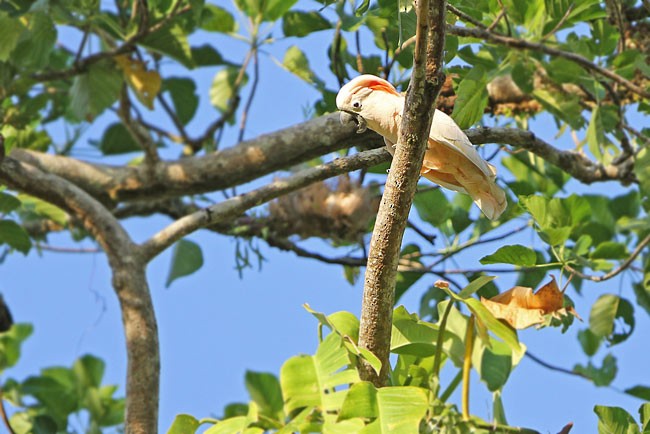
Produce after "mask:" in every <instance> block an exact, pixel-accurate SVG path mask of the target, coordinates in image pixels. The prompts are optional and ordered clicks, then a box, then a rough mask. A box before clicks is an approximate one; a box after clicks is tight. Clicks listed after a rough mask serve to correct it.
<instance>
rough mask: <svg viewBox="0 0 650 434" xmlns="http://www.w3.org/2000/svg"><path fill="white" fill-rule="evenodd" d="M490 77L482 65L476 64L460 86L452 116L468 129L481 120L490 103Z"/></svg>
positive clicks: (462, 126)
mask: <svg viewBox="0 0 650 434" xmlns="http://www.w3.org/2000/svg"><path fill="white" fill-rule="evenodd" d="M487 83H488V78H487V74H486V72H485V70H484V69H483V68H482V67H478V66H475V67H474V68H472V69H471V70H470V72H469V73H468V74H467V75H466V76H465V78H463V80H462V81H461V82H460V85H459V86H458V89H457V91H456V95H458V98H457V99H456V103H455V104H454V111H453V113H452V114H451V117H452V118H453V119H454V120H455V121H456V123H457V124H458V125H459V126H460V127H461V128H462V129H466V128H469V127H471V126H472V125H474V124H475V123H476V122H478V121H479V120H481V118H482V117H483V112H484V111H485V107H486V106H487V103H488V96H489V95H488V91H487Z"/></svg>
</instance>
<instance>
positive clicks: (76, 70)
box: [31, 2, 192, 81]
mask: <svg viewBox="0 0 650 434" xmlns="http://www.w3.org/2000/svg"><path fill="white" fill-rule="evenodd" d="M178 3H180V2H178ZM191 8H192V6H191V5H190V4H187V5H185V6H183V7H182V8H178V9H177V10H176V11H175V13H170V14H168V15H167V16H165V18H163V19H162V20H161V21H159V22H158V23H156V24H155V25H153V26H151V27H150V28H147V29H145V30H146V31H138V33H136V34H135V35H133V36H132V37H130V38H128V39H127V40H126V41H124V43H123V44H122V45H120V46H119V47H116V48H114V49H112V50H109V51H102V52H100V53H95V54H91V55H90V56H88V57H84V58H83V59H81V60H79V61H78V62H75V63H73V64H72V66H71V67H70V68H68V69H64V70H59V71H48V72H42V73H35V74H32V75H31V78H32V80H35V81H51V80H64V79H66V78H70V77H74V76H75V75H78V74H81V73H84V72H86V70H87V69H88V68H89V67H90V66H92V65H94V64H95V63H97V62H99V61H101V60H104V59H109V58H112V57H115V56H118V55H120V54H125V53H128V52H130V51H133V50H134V49H135V44H137V43H138V42H140V41H141V40H142V39H144V37H146V36H147V35H150V34H152V33H155V32H157V31H158V30H160V29H162V28H163V27H165V26H166V25H167V24H169V23H170V22H171V21H172V20H173V19H174V18H176V17H177V16H179V15H182V14H184V13H186V12H189V11H190V10H191Z"/></svg>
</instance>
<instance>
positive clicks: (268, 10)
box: [262, 0, 298, 21]
mask: <svg viewBox="0 0 650 434" xmlns="http://www.w3.org/2000/svg"><path fill="white" fill-rule="evenodd" d="M297 1H298V0H265V1H264V2H263V4H264V12H263V14H262V18H263V19H264V21H277V20H279V19H280V17H282V16H283V15H284V14H285V13H287V11H288V10H289V9H291V7H292V6H293V5H294V4H296V2H297Z"/></svg>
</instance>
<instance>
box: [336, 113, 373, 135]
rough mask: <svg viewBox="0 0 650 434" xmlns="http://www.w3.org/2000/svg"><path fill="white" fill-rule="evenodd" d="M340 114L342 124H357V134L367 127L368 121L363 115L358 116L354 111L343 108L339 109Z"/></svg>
mask: <svg viewBox="0 0 650 434" xmlns="http://www.w3.org/2000/svg"><path fill="white" fill-rule="evenodd" d="M340 116H341V117H340V119H341V123H342V124H343V125H348V124H351V123H354V124H355V125H356V126H357V134H361V133H363V132H365V131H366V130H367V129H368V123H367V122H366V120H365V119H364V118H363V116H359V115H358V114H356V113H350V112H347V111H343V110H342V111H341V115H340Z"/></svg>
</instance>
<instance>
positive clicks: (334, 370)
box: [280, 333, 359, 420]
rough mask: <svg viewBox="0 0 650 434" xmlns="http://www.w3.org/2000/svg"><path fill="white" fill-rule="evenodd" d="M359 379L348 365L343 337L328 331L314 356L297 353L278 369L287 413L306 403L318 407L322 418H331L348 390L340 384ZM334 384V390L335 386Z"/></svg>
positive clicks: (354, 370)
mask: <svg viewBox="0 0 650 434" xmlns="http://www.w3.org/2000/svg"><path fill="white" fill-rule="evenodd" d="M358 381H359V374H358V373H357V371H356V369H354V368H352V367H351V364H350V359H349V353H348V351H347V350H346V349H345V347H344V346H343V342H342V338H341V337H340V336H339V335H338V334H336V333H330V334H329V335H327V337H325V339H323V341H322V342H321V344H320V345H319V346H318V350H317V351H316V354H315V355H314V356H306V355H305V356H296V357H292V358H290V359H289V360H287V361H286V362H285V363H284V365H282V368H281V370H280V384H281V385H282V395H283V398H284V410H285V412H286V413H287V414H290V413H292V412H293V411H295V410H298V409H301V408H305V407H308V408H309V407H316V408H318V409H320V411H321V412H322V414H323V415H324V417H325V420H334V419H335V418H336V416H335V415H334V414H332V413H330V412H336V411H338V410H339V409H340V408H341V404H342V403H343V400H344V399H345V395H346V394H347V392H348V390H346V389H341V388H339V386H342V385H344V384H349V383H356V382H358ZM335 388H336V390H335Z"/></svg>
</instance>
